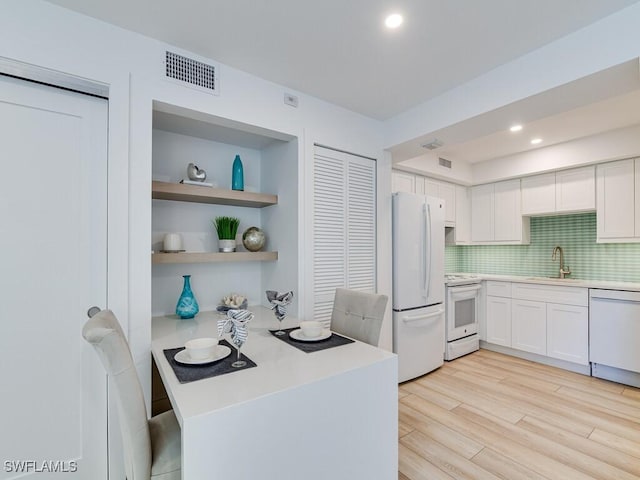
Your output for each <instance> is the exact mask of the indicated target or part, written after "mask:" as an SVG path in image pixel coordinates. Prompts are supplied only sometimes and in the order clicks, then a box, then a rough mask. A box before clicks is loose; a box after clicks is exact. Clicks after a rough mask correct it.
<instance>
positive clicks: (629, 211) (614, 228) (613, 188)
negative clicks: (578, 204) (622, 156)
mask: <svg viewBox="0 0 640 480" xmlns="http://www.w3.org/2000/svg"><path fill="white" fill-rule="evenodd" d="M638 169H639V165H638V159H635V160H633V159H629V160H619V161H617V162H610V163H603V164H601V165H598V167H597V225H598V227H597V230H598V238H597V241H598V242H600V243H607V242H638V241H640V221H639V220H640V218H639V216H640V207H639V206H638V199H636V198H635V196H636V195H635V194H636V192H638V193H640V189H639V188H638V186H639V183H640V182H639V180H638V176H639V172H638ZM639 196H640V195H639Z"/></svg>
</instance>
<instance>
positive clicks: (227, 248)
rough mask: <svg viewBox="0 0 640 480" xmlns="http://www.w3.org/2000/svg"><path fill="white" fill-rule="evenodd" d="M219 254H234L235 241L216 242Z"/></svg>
mask: <svg viewBox="0 0 640 480" xmlns="http://www.w3.org/2000/svg"><path fill="white" fill-rule="evenodd" d="M218 251H219V252H235V251H236V241H235V240H218Z"/></svg>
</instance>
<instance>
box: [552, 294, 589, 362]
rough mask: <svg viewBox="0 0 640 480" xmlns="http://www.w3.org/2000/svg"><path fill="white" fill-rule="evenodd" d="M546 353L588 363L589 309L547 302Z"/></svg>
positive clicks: (570, 360) (562, 358)
mask: <svg viewBox="0 0 640 480" xmlns="http://www.w3.org/2000/svg"><path fill="white" fill-rule="evenodd" d="M547 355H548V356H549V357H553V358H559V359H560V360H566V361H567V362H574V363H579V364H581V365H589V309H588V308H587V307H582V306H578V305H559V304H556V303H548V304H547Z"/></svg>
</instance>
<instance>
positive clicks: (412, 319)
mask: <svg viewBox="0 0 640 480" xmlns="http://www.w3.org/2000/svg"><path fill="white" fill-rule="evenodd" d="M443 313H444V309H442V308H439V309H438V310H436V311H435V312H432V313H427V314H426V315H403V316H402V321H403V322H404V323H406V324H408V325H411V326H418V325H413V324H417V323H418V322H420V323H425V322H421V320H429V319H437V317H440V316H441V315H442V314H443ZM432 321H433V320H432ZM428 323H431V322H428Z"/></svg>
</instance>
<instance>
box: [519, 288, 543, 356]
mask: <svg viewBox="0 0 640 480" xmlns="http://www.w3.org/2000/svg"><path fill="white" fill-rule="evenodd" d="M511 347H512V348H516V349H518V350H524V351H525V352H531V353H537V354H538V355H546V354H547V305H546V303H544V302H534V301H531V300H516V299H513V300H512V301H511Z"/></svg>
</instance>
